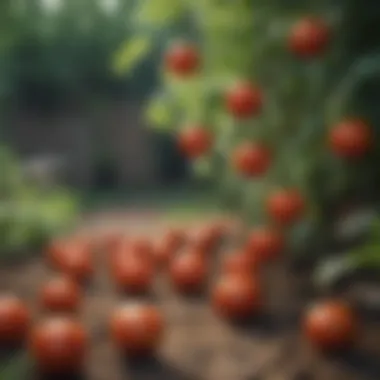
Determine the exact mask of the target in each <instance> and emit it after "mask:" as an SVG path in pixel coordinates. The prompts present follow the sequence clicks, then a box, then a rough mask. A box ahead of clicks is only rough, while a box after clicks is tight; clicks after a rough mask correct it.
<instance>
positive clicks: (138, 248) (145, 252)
mask: <svg viewBox="0 0 380 380" xmlns="http://www.w3.org/2000/svg"><path fill="white" fill-rule="evenodd" d="M125 248H126V249H128V250H129V251H130V253H131V254H134V255H137V256H140V257H143V258H146V259H151V258H152V255H153V244H152V242H151V241H150V240H149V239H147V238H144V237H136V238H134V239H131V240H130V241H129V242H126V244H125Z"/></svg>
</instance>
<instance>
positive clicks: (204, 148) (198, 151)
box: [178, 125, 213, 159]
mask: <svg viewBox="0 0 380 380" xmlns="http://www.w3.org/2000/svg"><path fill="white" fill-rule="evenodd" d="M212 144H213V136H212V134H211V133H210V132H209V131H208V130H207V129H206V127H205V126H202V125H194V126H188V127H185V128H184V129H183V130H182V131H180V132H179V134H178V147H179V149H180V151H181V152H182V153H183V154H184V155H185V156H186V157H188V158H189V159H195V158H198V157H200V156H203V155H204V154H206V153H208V152H209V151H210V149H211V147H212Z"/></svg>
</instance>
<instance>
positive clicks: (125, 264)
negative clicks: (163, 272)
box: [112, 255, 155, 294]
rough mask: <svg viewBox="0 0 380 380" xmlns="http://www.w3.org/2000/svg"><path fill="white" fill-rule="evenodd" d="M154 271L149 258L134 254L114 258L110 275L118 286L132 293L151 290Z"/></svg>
mask: <svg viewBox="0 0 380 380" xmlns="http://www.w3.org/2000/svg"><path fill="white" fill-rule="evenodd" d="M154 272H155V268H154V266H153V263H152V261H151V260H147V259H146V258H143V257H139V256H135V255H129V256H125V257H118V258H115V261H114V266H113V268H112V276H113V279H114V281H115V283H116V285H117V286H118V288H120V289H121V290H124V291H126V292H128V293H133V294H138V293H146V292H148V291H150V290H151V288H152V285H153V281H154V274H155V273H154Z"/></svg>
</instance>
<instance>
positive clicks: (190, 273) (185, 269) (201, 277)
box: [169, 250, 208, 293]
mask: <svg viewBox="0 0 380 380" xmlns="http://www.w3.org/2000/svg"><path fill="white" fill-rule="evenodd" d="M207 274H208V266H207V261H206V260H205V258H204V255H203V254H202V253H199V252H198V251H196V250H188V251H185V252H183V253H181V254H180V255H178V256H176V257H174V258H173V260H172V262H171V263H170V268H169V276H170V280H171V283H172V285H173V286H174V288H175V289H176V290H178V291H179V292H181V293H194V292H198V291H200V290H201V289H202V287H203V286H204V284H205V281H206V277H207Z"/></svg>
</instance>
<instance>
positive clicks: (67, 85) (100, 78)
mask: <svg viewBox="0 0 380 380" xmlns="http://www.w3.org/2000/svg"><path fill="white" fill-rule="evenodd" d="M133 2H134V1H133V0H123V1H120V2H117V4H118V5H117V6H116V8H112V9H111V8H110V9H107V8H104V3H105V2H104V1H102V0H65V1H61V2H60V6H59V8H56V9H54V8H51V7H46V6H43V1H42V0H17V1H8V0H4V1H2V2H1V10H0V25H1V26H0V96H1V97H2V98H3V100H9V102H8V104H11V105H12V104H16V105H17V104H18V103H20V102H21V103H23V105H25V104H27V105H32V106H45V108H49V107H54V106H61V105H62V103H65V102H75V101H82V102H83V101H91V99H92V98H93V97H104V96H108V97H109V96H120V95H121V96H126V95H128V94H130V95H132V96H134V97H136V95H141V94H142V93H145V92H146V90H147V88H149V86H150V85H151V83H152V81H153V80H154V73H153V70H152V69H151V68H149V67H145V68H142V69H141V70H142V73H143V75H138V77H136V79H135V80H131V79H129V80H124V79H122V78H120V77H117V76H116V75H115V73H114V72H113V71H112V70H111V65H110V62H111V61H112V56H113V54H114V51H115V49H116V48H117V47H118V46H119V45H120V43H122V41H124V40H125V39H126V38H128V35H129V34H130V31H131V24H130V23H129V22H128V21H129V17H128V14H129V9H130V7H131V4H132V3H133ZM52 3H53V2H52ZM135 49H136V48H135ZM139 49H140V48H139V46H137V50H139ZM134 54H136V51H135V52H134ZM137 54H140V53H139V52H138V51H137Z"/></svg>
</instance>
